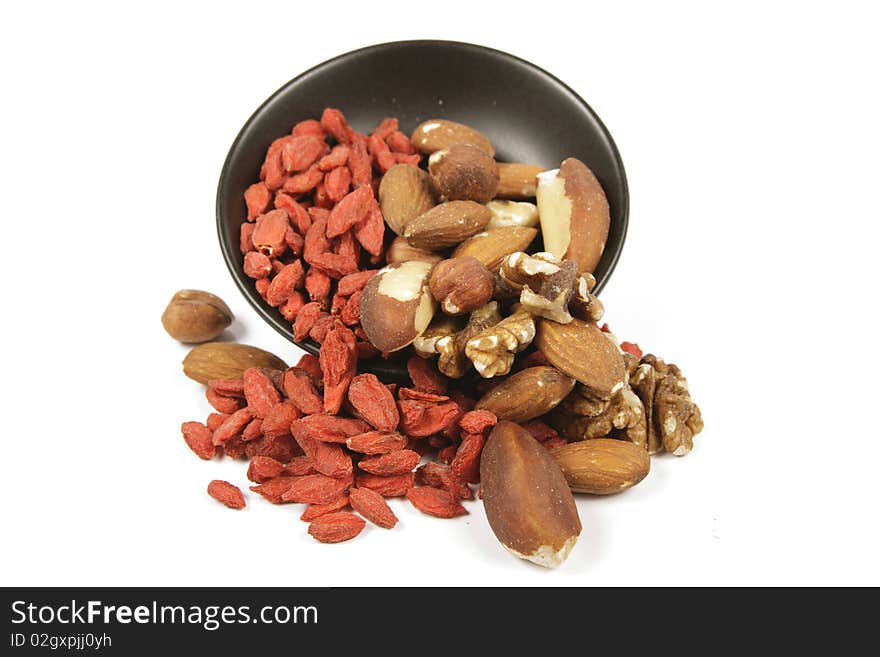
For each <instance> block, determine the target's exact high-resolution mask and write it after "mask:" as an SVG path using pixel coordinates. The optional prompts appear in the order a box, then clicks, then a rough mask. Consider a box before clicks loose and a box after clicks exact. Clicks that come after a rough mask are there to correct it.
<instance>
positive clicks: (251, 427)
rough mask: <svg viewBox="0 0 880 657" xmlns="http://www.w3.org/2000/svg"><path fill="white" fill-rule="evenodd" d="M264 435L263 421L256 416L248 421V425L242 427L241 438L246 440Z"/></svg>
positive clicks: (256, 438)
mask: <svg viewBox="0 0 880 657" xmlns="http://www.w3.org/2000/svg"><path fill="white" fill-rule="evenodd" d="M262 437H263V421H262V420H261V419H260V418H258V417H255V418H254V419H253V420H251V421H250V422H248V423H247V426H246V427H245V428H244V429H242V432H241V439H242V440H243V441H244V442H246V443H247V442H250V441H252V440H258V439H260V438H262Z"/></svg>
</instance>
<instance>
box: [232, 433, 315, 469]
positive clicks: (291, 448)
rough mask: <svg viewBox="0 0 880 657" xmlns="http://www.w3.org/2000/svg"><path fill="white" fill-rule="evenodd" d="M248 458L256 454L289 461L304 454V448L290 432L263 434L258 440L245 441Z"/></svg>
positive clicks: (284, 461)
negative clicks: (276, 434)
mask: <svg viewBox="0 0 880 657" xmlns="http://www.w3.org/2000/svg"><path fill="white" fill-rule="evenodd" d="M244 446H245V454H246V455H247V457H248V458H253V457H255V456H271V457H272V458H273V459H275V460H276V461H281V462H282V463H287V462H288V461H289V460H290V459H292V458H293V457H294V456H299V455H300V454H302V449H300V447H299V445H297V444H296V442H294V440H293V437H292V436H291V435H290V434H284V435H283V436H275V437H272V436H263V437H262V438H260V439H258V440H253V441H251V442H249V443H244Z"/></svg>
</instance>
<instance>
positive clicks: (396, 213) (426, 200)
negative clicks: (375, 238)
mask: <svg viewBox="0 0 880 657" xmlns="http://www.w3.org/2000/svg"><path fill="white" fill-rule="evenodd" d="M436 204H437V201H436V199H435V198H434V190H433V188H432V187H431V177H430V176H429V175H428V173H427V172H426V171H424V170H422V169H419V168H418V167H416V166H413V165H411V164H395V165H394V166H393V167H391V168H390V169H388V171H386V172H385V175H384V176H382V181H381V182H380V183H379V205H380V206H381V207H382V216H383V217H384V218H385V223H386V224H388V227H389V228H391V230H393V231H394V232H395V233H396V234H398V235H403V231H404V229H405V228H406V226H407V224H409V222H410V221H412V220H413V219H415V218H416V217H418V216H419V215H421V214H424V213H425V212H427V211H428V210H430V209H431V208H433V207H434V206H435V205H436Z"/></svg>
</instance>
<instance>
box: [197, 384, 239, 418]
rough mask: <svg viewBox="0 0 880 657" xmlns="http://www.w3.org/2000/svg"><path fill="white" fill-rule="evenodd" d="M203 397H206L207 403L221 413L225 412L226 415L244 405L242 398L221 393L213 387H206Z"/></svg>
mask: <svg viewBox="0 0 880 657" xmlns="http://www.w3.org/2000/svg"><path fill="white" fill-rule="evenodd" d="M205 399H207V400H208V403H209V404H210V405H211V406H213V407H214V408H215V409H216V410H218V411H219V412H221V413H226V414H227V415H228V414H230V413H235V411H237V410H238V409H240V408H241V407H242V406H244V400H243V399H240V398H238V397H227V396H226V395H221V394H220V393H219V392H217V391H216V390H214V389H213V388H208V389H207V390H205Z"/></svg>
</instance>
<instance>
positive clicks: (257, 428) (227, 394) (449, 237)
mask: <svg viewBox="0 0 880 657" xmlns="http://www.w3.org/2000/svg"><path fill="white" fill-rule="evenodd" d="M425 155H427V156H428V157H427V167H426V168H422V167H421V166H420V165H422V164H423V163H422V158H423V156H425ZM244 200H245V203H246V205H247V221H246V222H244V223H243V224H242V227H241V243H240V246H241V252H242V256H243V269H244V272H245V274H247V275H248V276H249V277H251V278H252V279H254V285H255V286H256V290H257V291H258V293H259V294H260V295H261V296H262V298H263V299H264V300H265V301H266V303H268V304H269V305H270V306H273V307H275V308H278V310H279V312H280V313H281V314H282V315H283V316H284V317H285V319H287V320H288V321H290V322H291V323H292V328H293V334H294V338H295V339H296V340H297V341H302V340H305V339H306V338H311V340H313V341H315V342H316V343H319V344H320V351H319V355H318V356H313V355H310V354H306V355H304V356H303V357H302V358H301V359H300V361H299V362H298V363H297V364H296V365H295V366H294V367H287V365H286V364H285V363H284V362H283V361H281V360H280V359H278V358H277V357H275V356H274V355H272V354H269V353H267V352H265V351H262V350H259V349H256V348H254V347H249V346H246V345H238V344H232V343H224V342H208V341H210V340H214V339H216V338H217V336H218V335H219V333H220V332H221V331H222V330H223V328H225V326H227V325H228V324H229V322H231V321H232V313H231V312H229V309H228V308H227V307H226V305H225V304H224V303H223V302H222V301H220V300H219V299H217V298H216V297H214V296H213V295H210V294H208V293H205V292H199V291H194V290H184V291H181V292H179V293H178V294H176V295H175V296H174V298H173V299H172V301H171V303H170V304H169V306H168V308H167V309H166V311H165V314H164V315H163V324H164V325H165V328H166V330H168V332H169V333H170V334H171V335H172V336H173V337H175V338H177V339H180V340H181V341H184V342H205V344H201V345H199V346H198V347H196V348H194V349H193V350H192V351H191V352H190V354H189V355H188V356H187V358H186V360H185V361H184V370H185V372H186V374H187V375H188V376H190V377H191V378H193V379H195V380H197V381H200V382H202V383H205V384H207V392H206V395H207V398H208V401H209V402H210V403H211V405H212V406H213V407H214V408H215V409H216V411H217V412H216V413H212V414H211V416H209V417H208V419H207V421H206V422H205V423H200V422H187V423H184V425H183V429H182V430H183V435H184V438H185V440H186V442H187V444H188V445H189V446H190V447H191V448H192V450H193V451H194V452H195V453H196V454H197V455H199V456H200V457H202V458H205V459H209V458H212V457H214V456H215V454H217V453H219V452H222V453H224V454H225V455H227V456H230V457H233V458H247V459H249V460H250V466H249V469H248V478H249V479H250V480H251V481H252V482H253V483H254V484H255V485H254V486H252V487H251V490H253V491H254V492H256V493H258V494H260V495H262V496H263V497H264V498H266V499H267V500H269V501H270V502H273V503H276V504H281V503H289V502H299V503H306V504H308V505H309V506H308V507H307V508H306V510H305V512H304V513H303V515H302V519H303V520H305V521H308V522H309V523H310V525H309V533H310V534H311V535H312V536H314V537H315V538H316V539H317V540H319V541H324V542H337V541H340V540H347V539H349V538H352V537H354V536H356V535H357V534H358V533H360V531H361V530H362V529H363V528H364V526H365V522H364V518H365V519H367V520H369V521H371V522H372V523H374V524H376V525H378V526H380V527H386V528H390V527H393V526H394V525H395V524H396V522H397V518H396V516H395V514H394V513H393V511H392V510H391V508H390V507H389V506H388V504H387V503H386V501H385V498H388V497H396V496H405V497H407V498H408V500H409V501H410V503H411V504H412V505H413V506H415V507H416V508H417V509H419V510H421V511H423V512H425V513H428V514H430V515H435V516H438V517H444V518H449V517H453V516H457V515H461V514H463V513H467V510H466V509H465V507H464V506H463V505H462V504H461V500H468V499H472V498H473V497H474V491H473V489H472V488H471V486H472V485H476V484H479V486H480V487H479V490H478V494H479V496H480V497H482V500H483V505H484V508H485V510H486V514H487V517H488V520H489V523H490V525H491V527H492V529H493V531H494V532H495V534H496V536H497V537H498V539H499V541H500V542H501V543H502V544H503V545H504V546H505V547H507V548H508V549H509V550H510V551H511V552H513V553H514V554H516V555H517V556H520V557H522V558H525V559H529V560H531V561H534V562H536V563H540V564H541V565H545V566H554V565H558V564H559V563H561V562H562V561H563V560H564V559H565V557H566V556H567V554H568V552H569V551H570V549H571V548H572V546H573V545H574V543H575V541H576V540H577V537H578V535H579V534H580V531H581V524H580V520H579V518H578V514H577V508H576V506H575V503H574V498H573V496H572V492H578V493H590V494H598V495H604V494H609V493H616V492H619V491H622V490H625V489H627V488H629V487H631V486H633V485H635V484H636V483H638V482H639V481H641V480H642V479H643V478H644V477H645V476H646V475H647V474H648V471H649V468H650V458H649V455H652V454H656V453H658V452H661V451H668V452H670V453H672V454H675V455H678V456H682V455H685V454H687V453H688V452H689V451H690V450H691V448H692V447H693V438H694V436H695V435H696V434H697V433H699V431H700V430H701V429H702V419H701V417H700V411H699V408H698V407H697V406H696V404H694V402H693V401H692V400H691V398H690V395H689V392H688V387H687V382H686V380H685V378H684V377H683V376H682V373H681V371H680V370H679V369H678V368H677V367H676V366H675V365H672V364H666V363H665V362H664V361H663V360H661V359H659V358H657V357H655V356H653V355H651V354H647V355H643V354H642V352H641V350H640V349H639V347H638V346H637V345H635V344H631V343H626V342H624V343H620V344H619V343H618V342H617V340H616V339H615V337H614V336H613V335H612V334H611V333H610V332H609V331H608V329H607V326H602V327H600V326H599V324H598V322H599V321H600V320H601V318H602V315H603V307H602V304H601V302H600V301H599V300H598V299H597V298H596V297H595V296H594V295H593V294H592V291H593V288H594V286H595V283H596V281H595V278H594V277H593V274H592V272H593V271H594V270H595V268H596V267H597V265H598V263H599V260H600V258H601V256H602V253H603V250H604V248H605V241H606V239H607V237H608V231H609V226H610V213H609V206H608V201H607V200H606V198H605V194H604V191H603V190H602V187H601V185H600V184H599V182H598V180H597V179H596V177H595V176H594V175H593V173H592V172H591V171H590V169H589V168H588V167H587V166H586V165H585V164H584V163H583V162H581V161H579V160H577V159H575V158H568V159H566V160H564V161H563V162H562V163H561V165H560V166H559V168H558V169H554V170H550V171H545V170H544V169H543V168H542V167H539V166H535V165H531V164H523V163H502V162H497V161H496V160H495V150H494V148H493V146H492V144H491V142H490V141H489V139H487V138H486V137H485V136H484V135H482V134H481V133H479V132H477V131H476V130H474V129H473V128H470V127H468V126H465V125H462V124H459V123H455V122H453V121H448V120H444V119H432V120H429V121H426V122H424V123H422V124H421V125H419V126H418V127H417V128H416V129H415V131H414V132H413V133H412V135H411V136H407V135H405V134H404V133H403V132H401V131H400V130H399V126H398V123H397V120H396V119H385V120H383V121H382V122H381V123H380V124H379V126H377V127H376V129H375V130H374V131H373V132H372V133H371V134H369V135H363V134H361V133H358V132H357V131H355V130H354V129H353V128H351V127H350V126H349V125H348V123H347V122H346V120H345V117H344V116H343V115H342V113H341V112H339V111H338V110H335V109H327V110H325V111H324V113H323V115H322V117H321V119H320V120H307V121H302V122H300V123H298V124H297V125H295V126H294V127H293V130H292V132H291V134H289V135H286V136H284V137H281V138H279V139H277V140H275V141H274V142H273V143H272V144H271V145H270V147H269V149H268V152H267V154H266V159H265V162H264V164H263V166H262V169H261V172H260V180H259V181H258V182H256V183H254V184H253V185H251V186H250V187H249V188H248V189H247V191H246V192H245V199H244ZM372 358H386V359H388V358H393V359H399V361H400V362H401V363H404V362H405V363H406V366H407V372H408V374H409V378H410V381H411V384H409V385H400V384H399V383H397V382H390V381H385V382H383V381H380V380H379V379H378V378H377V377H376V376H375V375H373V374H371V373H369V367H370V366H369V362H370V361H369V360H367V361H366V364H365V365H363V366H362V369H363V370H364V371H363V372H362V373H358V362H359V360H364V359H372ZM420 464H421V465H420ZM208 492H209V494H211V495H212V496H213V497H215V498H216V499H218V500H220V501H221V502H224V503H225V504H227V505H228V506H230V507H233V508H242V507H243V506H245V504H246V503H245V499H244V496H243V495H242V493H241V491H240V490H239V489H238V488H237V487H235V486H233V485H232V484H229V483H227V482H221V481H213V482H211V484H210V485H209V489H208ZM348 507H351V509H352V510H353V512H349V511H346V510H345V509H347V508H348ZM358 514H359V515H358Z"/></svg>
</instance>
